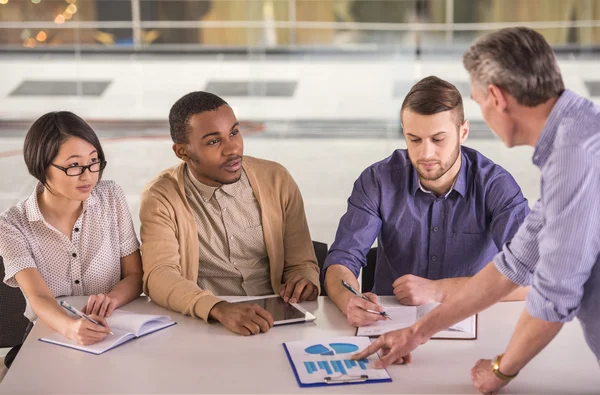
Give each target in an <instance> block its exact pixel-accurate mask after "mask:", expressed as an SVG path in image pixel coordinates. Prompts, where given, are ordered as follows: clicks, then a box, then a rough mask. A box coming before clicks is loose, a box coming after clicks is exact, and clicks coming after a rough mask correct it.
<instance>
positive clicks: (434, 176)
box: [410, 144, 460, 181]
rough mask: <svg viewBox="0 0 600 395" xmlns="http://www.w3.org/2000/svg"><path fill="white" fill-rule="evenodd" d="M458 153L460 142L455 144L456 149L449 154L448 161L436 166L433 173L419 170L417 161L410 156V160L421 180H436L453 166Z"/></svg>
mask: <svg viewBox="0 0 600 395" xmlns="http://www.w3.org/2000/svg"><path fill="white" fill-rule="evenodd" d="M458 155H460V144H457V145H456V149H455V150H454V152H453V153H452V156H450V159H448V161H447V162H446V163H444V164H441V165H440V166H439V167H438V170H437V172H435V173H434V174H431V173H430V172H427V171H421V169H420V168H419V166H418V163H415V162H414V161H413V160H412V158H411V160H410V161H411V163H412V164H413V166H414V168H415V169H416V170H417V173H418V174H419V177H420V178H421V179H422V180H424V181H436V180H438V179H439V178H441V177H442V176H443V175H444V174H446V173H447V172H448V170H450V169H451V168H452V166H454V164H455V163H456V161H457V160H458ZM438 163H440V162H439V161H438Z"/></svg>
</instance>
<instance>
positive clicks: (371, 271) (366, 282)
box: [360, 247, 377, 293]
mask: <svg viewBox="0 0 600 395" xmlns="http://www.w3.org/2000/svg"><path fill="white" fill-rule="evenodd" d="M376 264H377V248H376V247H375V248H371V249H370V250H369V252H368V253H367V266H366V267H364V268H363V270H362V279H361V285H360V292H362V293H365V292H371V290H372V289H373V285H375V265H376Z"/></svg>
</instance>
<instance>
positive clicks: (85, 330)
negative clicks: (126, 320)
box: [64, 314, 110, 346]
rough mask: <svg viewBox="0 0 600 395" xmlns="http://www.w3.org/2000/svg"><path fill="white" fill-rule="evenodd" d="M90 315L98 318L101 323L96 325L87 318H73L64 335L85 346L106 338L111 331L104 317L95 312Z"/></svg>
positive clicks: (95, 318)
mask: <svg viewBox="0 0 600 395" xmlns="http://www.w3.org/2000/svg"><path fill="white" fill-rule="evenodd" d="M89 317H90V318H92V319H94V320H96V321H97V322H98V323H100V325H96V324H94V323H93V322H90V321H88V320H86V319H85V318H80V319H78V320H73V321H72V323H71V324H69V326H68V327H67V330H66V332H65V333H64V336H65V337H66V338H68V339H71V340H75V341H76V342H77V343H79V344H81V345H84V346H89V345H90V344H94V343H98V342H99V341H100V340H102V339H104V338H105V337H106V336H107V335H108V334H109V333H110V328H109V327H108V324H107V323H106V321H105V320H104V318H102V317H100V316H98V315H94V314H91V315H89Z"/></svg>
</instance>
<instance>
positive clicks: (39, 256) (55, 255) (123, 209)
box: [0, 181, 139, 319]
mask: <svg viewBox="0 0 600 395" xmlns="http://www.w3.org/2000/svg"><path fill="white" fill-rule="evenodd" d="M43 190H44V187H43V186H42V185H41V184H39V183H38V185H37V186H36V188H35V190H34V192H33V193H32V195H31V196H30V197H29V198H27V199H25V200H23V201H21V202H20V203H18V204H17V205H15V206H13V207H11V208H9V209H8V210H7V211H5V212H4V213H2V214H0V235H2V237H0V256H2V258H3V260H4V266H5V272H6V273H5V277H4V282H5V283H6V284H8V285H10V286H12V287H18V283H17V282H16V280H15V274H17V273H18V272H20V271H21V270H24V269H27V268H36V269H38V270H39V272H40V273H41V275H42V277H43V278H44V280H45V281H46V284H48V287H49V288H50V290H51V291H52V293H53V294H54V296H55V297H58V296H80V295H95V294H98V293H108V292H110V291H111V290H112V288H113V287H114V286H115V285H116V284H117V283H118V282H119V281H120V280H121V262H120V258H121V257H124V256H127V255H130V254H132V253H134V252H135V251H137V250H138V249H139V242H138V239H137V236H136V234H135V231H134V229H133V222H132V220H131V215H130V213H129V209H128V206H127V201H126V199H125V194H124V193H123V190H122V189H121V187H120V186H119V185H117V184H116V183H115V182H114V181H100V182H99V183H98V184H97V185H96V186H95V187H94V189H93V190H92V193H91V195H90V197H89V198H88V199H87V200H86V201H85V202H84V203H83V212H82V214H81V215H80V216H79V218H78V219H77V222H76V223H75V226H74V227H73V229H72V233H71V239H69V238H68V237H67V236H65V235H64V234H63V233H61V232H60V231H58V230H57V229H56V228H54V227H53V226H52V225H50V224H49V223H47V222H46V221H45V220H44V217H43V215H42V213H41V212H40V209H39V206H38V200H37V197H38V195H39V194H40V193H41V192H42V191H43ZM28 307H29V306H28ZM25 315H26V316H28V318H30V319H32V318H34V317H33V315H32V314H31V312H30V309H29V308H28V309H27V312H26V314H25Z"/></svg>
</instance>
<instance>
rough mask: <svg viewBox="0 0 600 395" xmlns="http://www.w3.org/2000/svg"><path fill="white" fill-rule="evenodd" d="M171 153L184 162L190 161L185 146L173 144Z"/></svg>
mask: <svg viewBox="0 0 600 395" xmlns="http://www.w3.org/2000/svg"><path fill="white" fill-rule="evenodd" d="M173 152H175V155H177V157H178V158H179V159H181V160H182V161H184V162H187V161H189V160H190V157H189V156H188V153H187V148H186V145H185V144H179V143H175V144H173Z"/></svg>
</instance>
